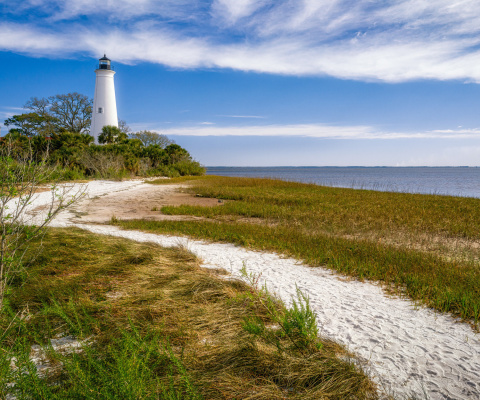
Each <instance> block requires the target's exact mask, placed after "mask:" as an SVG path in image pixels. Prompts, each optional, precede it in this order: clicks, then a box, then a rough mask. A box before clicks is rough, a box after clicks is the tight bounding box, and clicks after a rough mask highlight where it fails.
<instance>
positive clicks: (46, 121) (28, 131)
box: [4, 112, 56, 137]
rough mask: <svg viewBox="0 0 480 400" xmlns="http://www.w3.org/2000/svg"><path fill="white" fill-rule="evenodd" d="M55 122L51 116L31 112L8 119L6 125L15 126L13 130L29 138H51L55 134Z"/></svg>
mask: <svg viewBox="0 0 480 400" xmlns="http://www.w3.org/2000/svg"><path fill="white" fill-rule="evenodd" d="M55 121H56V119H55V118H54V117H52V116H51V115H48V114H46V115H40V114H37V113H35V112H31V113H27V114H20V115H14V116H12V117H11V118H7V119H6V120H5V122H4V125H5V126H14V128H12V129H11V130H13V131H15V132H17V133H19V134H20V135H24V136H28V137H33V136H36V135H41V136H51V135H52V134H53V132H54V124H55Z"/></svg>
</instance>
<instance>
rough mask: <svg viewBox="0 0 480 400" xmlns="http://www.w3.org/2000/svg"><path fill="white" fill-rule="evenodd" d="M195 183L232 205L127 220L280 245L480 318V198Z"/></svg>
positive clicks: (128, 224)
mask: <svg viewBox="0 0 480 400" xmlns="http://www.w3.org/2000/svg"><path fill="white" fill-rule="evenodd" d="M189 190H190V191H191V192H192V193H195V194H196V195H197V196H204V197H212V198H218V199H222V200H224V203H223V205H222V206H218V207H199V206H186V205H184V206H177V207H163V208H162V212H163V213H164V214H170V215H195V216H202V217H205V218H206V219H205V220H201V221H156V222H155V221H120V222H119V225H121V226H122V227H124V228H126V229H141V230H146V231H154V232H161V233H176V234H185V235H189V236H192V237H197V238H208V239H211V240H214V241H224V242H231V243H236V244H239V245H242V246H245V247H251V248H255V249H260V250H273V251H277V252H280V253H282V254H286V255H289V256H293V257H296V258H298V259H301V260H303V261H305V262H306V263H307V264H309V265H311V266H313V267H315V266H326V267H328V268H331V269H334V270H336V271H339V272H341V273H344V274H346V275H351V276H353V277H356V278H359V279H370V280H376V281H381V282H383V283H385V284H386V287H387V288H388V290H390V291H391V292H393V293H397V294H402V295H407V296H409V297H410V298H412V299H413V300H415V301H418V302H420V303H423V304H425V305H427V306H429V307H432V308H434V309H436V310H440V311H445V312H450V313H452V314H453V315H455V316H459V317H461V318H463V319H465V320H468V321H471V322H473V323H474V324H476V323H478V322H479V320H480V263H479V261H478V255H479V253H478V252H479V245H478V243H479V240H480V199H474V198H460V197H458V198H457V197H448V196H436V195H420V194H407V193H390V192H375V191H368V190H354V189H343V188H330V187H321V186H316V185H308V184H301V183H295V182H284V181H279V180H269V179H253V178H226V177H212V176H210V177H208V179H204V180H202V179H200V180H197V181H195V182H192V183H191V184H190V186H189ZM423 242H426V243H427V244H426V245H425V246H424V245H423V244H422V243H423ZM459 243H460V244H459ZM429 245H431V246H430V247H428V246H429Z"/></svg>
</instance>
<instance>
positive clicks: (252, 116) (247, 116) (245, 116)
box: [217, 115, 265, 119]
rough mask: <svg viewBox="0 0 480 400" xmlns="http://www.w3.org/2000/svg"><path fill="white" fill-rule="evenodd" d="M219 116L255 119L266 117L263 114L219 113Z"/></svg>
mask: <svg viewBox="0 0 480 400" xmlns="http://www.w3.org/2000/svg"><path fill="white" fill-rule="evenodd" d="M217 116H218V117H225V118H247V119H248V118H254V119H263V118H265V117H264V116H262V115H217Z"/></svg>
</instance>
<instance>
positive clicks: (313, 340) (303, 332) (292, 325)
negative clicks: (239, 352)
mask: <svg viewBox="0 0 480 400" xmlns="http://www.w3.org/2000/svg"><path fill="white" fill-rule="evenodd" d="M240 273H241V275H242V276H243V277H244V278H245V279H246V281H247V282H248V283H249V284H250V285H251V287H252V291H251V293H252V294H253V296H254V297H255V300H257V301H259V302H260V304H261V305H262V306H263V307H264V309H265V311H267V314H268V315H269V316H270V317H271V318H272V319H273V321H274V323H275V324H278V326H279V327H280V329H274V330H272V329H267V328H266V327H265V325H264V323H263V321H262V320H261V319H260V318H258V317H257V316H250V317H247V318H245V319H244V321H243V324H242V327H243V329H244V330H245V331H247V332H248V333H251V334H252V335H255V336H263V337H264V338H265V339H267V340H268V341H270V342H273V343H275V344H276V345H277V347H278V348H279V349H281V345H280V340H279V339H280V338H288V340H289V341H290V342H291V343H292V344H293V346H294V347H296V348H297V349H298V350H300V351H301V352H302V353H304V351H305V350H307V349H308V348H311V347H313V348H315V349H317V350H320V349H322V347H323V346H322V344H321V343H320V341H319V338H318V328H317V316H316V314H315V312H314V311H313V310H312V308H311V307H310V299H309V298H308V297H307V296H306V295H305V294H304V293H303V292H302V291H301V290H300V289H299V288H298V287H296V289H297V298H296V299H293V300H292V307H290V308H288V307H285V305H284V304H283V303H282V302H281V301H280V300H278V299H276V298H274V297H273V296H272V295H271V294H270V293H269V292H268V290H267V286H266V285H264V286H263V287H261V288H260V287H259V285H258V282H259V280H260V276H261V274H255V273H252V272H248V271H247V268H246V265H243V267H242V269H241V271H240ZM278 336H280V337H278ZM304 354H305V353H304Z"/></svg>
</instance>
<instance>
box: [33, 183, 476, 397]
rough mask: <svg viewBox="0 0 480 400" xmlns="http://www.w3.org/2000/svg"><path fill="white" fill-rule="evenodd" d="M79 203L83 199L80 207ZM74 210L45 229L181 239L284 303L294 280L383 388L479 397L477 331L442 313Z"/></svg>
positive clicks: (134, 187)
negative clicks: (257, 278)
mask: <svg viewBox="0 0 480 400" xmlns="http://www.w3.org/2000/svg"><path fill="white" fill-rule="evenodd" d="M169 186H170V185H161V186H155V185H148V184H143V183H141V182H138V181H136V182H135V181H134V182H132V181H126V182H104V181H94V182H91V183H89V184H88V189H87V190H89V193H91V196H92V197H95V196H99V199H102V197H104V196H107V198H108V196H111V197H115V196H122V193H123V196H124V195H126V194H128V193H129V192H130V194H134V193H135V192H136V191H139V190H146V192H148V191H149V190H151V193H155V192H156V193H157V194H158V193H161V192H162V191H163V192H165V191H168V190H169ZM147 187H150V188H151V189H147ZM42 197H45V195H43V196H42V193H40V194H39V195H38V198H37V201H35V202H34V204H33V205H32V206H35V205H37V206H39V205H40V204H41V198H42ZM107 198H105V200H106V199H107ZM97 200H98V199H97ZM167 200H168V199H167ZM86 204H88V200H86V201H85V203H84V205H83V206H85V205H86ZM129 206H130V207H131V204H129ZM78 211H80V212H81V205H79V206H78V207H74V209H73V210H67V211H65V212H63V213H62V214H61V215H59V217H58V219H57V220H56V221H54V223H53V224H52V226H61V227H73V226H75V227H78V228H82V229H87V230H90V231H96V232H97V233H102V234H108V235H114V236H120V237H127V238H129V239H132V240H137V241H148V242H156V243H158V244H160V245H163V246H177V245H178V244H179V243H180V244H184V245H186V246H187V247H188V248H189V249H190V250H192V251H193V252H194V253H196V254H197V255H198V256H199V257H200V258H202V259H203V260H204V266H205V267H207V268H208V267H210V268H219V267H221V268H224V269H226V270H227V271H229V272H231V273H233V274H238V271H239V269H240V268H241V267H242V266H243V264H244V262H245V261H246V262H247V269H248V270H249V271H250V272H254V273H261V274H262V279H265V281H266V283H267V285H268V287H269V288H270V290H271V291H272V292H275V293H277V295H279V296H280V297H281V298H282V299H283V300H284V301H285V302H286V303H287V304H288V303H289V301H290V299H291V296H292V295H294V294H295V293H294V292H295V284H298V286H299V288H300V289H301V290H302V291H304V292H305V293H306V294H307V295H308V296H309V297H310V299H311V302H312V305H313V306H314V309H315V311H316V313H317V317H318V322H319V327H320V330H321V332H322V333H324V334H326V335H327V336H329V337H331V338H332V339H334V340H336V341H339V342H341V343H342V344H345V345H347V347H348V348H349V350H352V351H354V352H355V353H356V354H358V355H359V356H361V357H362V358H364V359H366V360H369V362H370V366H371V373H372V374H373V375H376V376H377V382H379V383H380V387H382V385H383V386H384V387H385V389H386V390H387V391H389V390H393V391H394V392H395V393H396V394H397V395H402V396H404V395H409V394H411V393H416V394H417V395H418V396H422V395H423V391H424V390H426V391H427V393H429V395H430V398H431V399H433V400H434V399H443V398H446V396H447V395H448V396H453V397H454V398H462V397H463V398H465V397H469V398H472V399H475V398H480V395H479V393H480V386H479V382H480V361H476V362H475V360H480V357H479V355H480V340H479V336H478V334H475V333H474V332H473V331H472V329H471V328H470V326H468V325H467V324H465V323H461V322H458V321H457V320H455V319H454V318H452V317H449V316H448V315H445V314H441V313H435V312H433V311H431V310H429V309H426V308H423V307H417V306H416V305H415V304H414V303H413V302H411V301H408V300H405V299H400V298H392V297H391V296H387V295H385V293H384V291H383V290H382V288H381V287H380V286H379V285H375V284H372V283H368V282H359V281H356V280H351V279H345V278H344V277H343V278H342V276H341V275H338V274H335V273H333V272H331V271H330V270H323V269H321V268H314V269H312V268H309V267H307V266H305V265H302V264H301V263H299V262H298V261H296V260H293V259H287V258H282V257H279V256H278V255H276V254H273V253H264V252H256V251H251V250H245V249H243V248H241V247H237V246H234V245H229V244H219V243H211V242H206V241H200V240H193V239H188V238H185V237H181V236H170V235H168V236H167V235H158V234H148V233H143V232H139V231H124V230H119V229H118V228H117V227H112V226H107V225H84V224H81V223H78V222H80V221H81V220H82V216H81V215H80V217H78V215H77V216H75V214H74V213H75V212H77V213H78ZM74 220H75V222H73V221H74ZM97 222H100V221H97ZM104 222H108V218H107V221H104ZM475 396H477V397H475Z"/></svg>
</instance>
